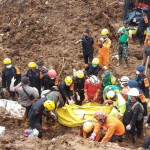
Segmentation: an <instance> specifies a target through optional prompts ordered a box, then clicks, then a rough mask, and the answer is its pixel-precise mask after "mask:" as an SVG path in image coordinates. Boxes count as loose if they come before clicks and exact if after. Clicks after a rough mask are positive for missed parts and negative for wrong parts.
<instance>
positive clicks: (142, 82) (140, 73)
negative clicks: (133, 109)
mask: <svg viewBox="0 0 150 150" xmlns="http://www.w3.org/2000/svg"><path fill="white" fill-rule="evenodd" d="M144 71H145V67H144V66H143V65H138V66H137V67H136V78H135V80H136V81H137V82H138V87H139V88H140V89H141V90H142V91H143V93H144V95H145V97H146V99H148V98H149V79H148V77H147V76H146V75H145V74H144Z"/></svg>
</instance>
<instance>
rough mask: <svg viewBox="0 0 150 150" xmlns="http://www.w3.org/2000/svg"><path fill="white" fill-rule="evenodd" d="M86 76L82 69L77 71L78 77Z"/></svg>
mask: <svg viewBox="0 0 150 150" xmlns="http://www.w3.org/2000/svg"><path fill="white" fill-rule="evenodd" d="M83 77H84V73H83V71H82V70H78V71H77V78H79V79H82V78H83Z"/></svg>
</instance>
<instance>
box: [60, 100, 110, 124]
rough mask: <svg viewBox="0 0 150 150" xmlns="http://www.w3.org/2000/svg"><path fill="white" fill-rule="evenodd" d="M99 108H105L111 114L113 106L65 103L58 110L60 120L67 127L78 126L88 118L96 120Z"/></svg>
mask: <svg viewBox="0 0 150 150" xmlns="http://www.w3.org/2000/svg"><path fill="white" fill-rule="evenodd" d="M99 110H104V111H105V112H106V113H107V114H109V113H110V112H111V110H112V106H105V105H101V104H97V103H87V104H84V105H82V106H78V105H75V104H72V105H68V104H65V106H64V107H63V108H59V109H58V110H57V115H58V122H59V123H60V124H62V125H64V126H67V127H77V126H80V125H81V124H82V123H83V122H84V121H86V120H89V119H90V120H95V119H94V114H95V112H96V111H99Z"/></svg>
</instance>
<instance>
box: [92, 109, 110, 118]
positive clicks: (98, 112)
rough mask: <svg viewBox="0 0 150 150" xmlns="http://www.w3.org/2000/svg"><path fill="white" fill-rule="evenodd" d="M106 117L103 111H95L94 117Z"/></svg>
mask: <svg viewBox="0 0 150 150" xmlns="http://www.w3.org/2000/svg"><path fill="white" fill-rule="evenodd" d="M106 117H107V115H106V113H105V111H103V110H99V111H97V112H96V113H95V115H94V118H96V119H105V118H106Z"/></svg>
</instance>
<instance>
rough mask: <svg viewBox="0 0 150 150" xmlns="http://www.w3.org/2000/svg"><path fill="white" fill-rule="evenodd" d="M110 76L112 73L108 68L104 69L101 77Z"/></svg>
mask: <svg viewBox="0 0 150 150" xmlns="http://www.w3.org/2000/svg"><path fill="white" fill-rule="evenodd" d="M111 76H112V73H111V72H110V71H109V70H105V71H104V72H103V74H102V79H103V78H107V79H109V78H110V77H111Z"/></svg>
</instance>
